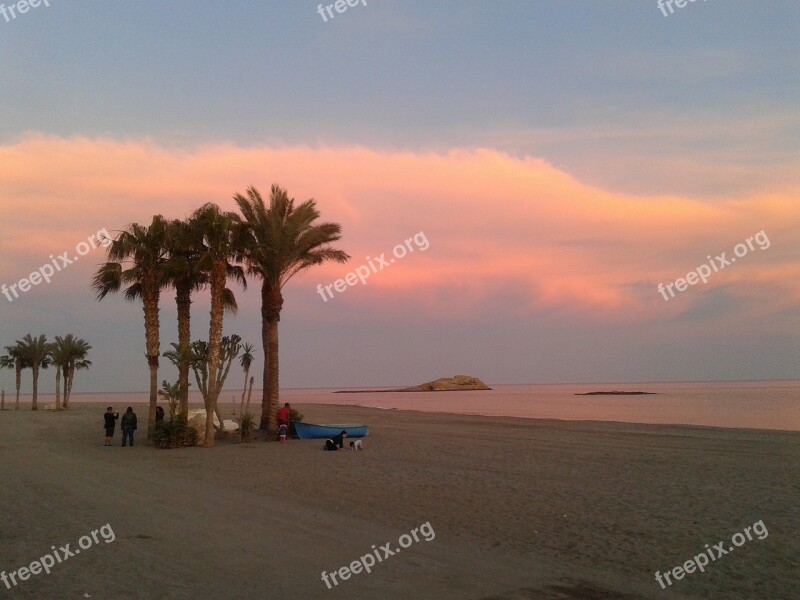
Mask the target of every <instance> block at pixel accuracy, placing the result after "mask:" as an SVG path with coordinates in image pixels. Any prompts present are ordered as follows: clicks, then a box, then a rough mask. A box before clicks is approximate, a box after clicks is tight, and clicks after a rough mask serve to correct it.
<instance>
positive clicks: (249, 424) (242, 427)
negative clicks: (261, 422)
mask: <svg viewBox="0 0 800 600" xmlns="http://www.w3.org/2000/svg"><path fill="white" fill-rule="evenodd" d="M255 425H256V419H255V417H254V416H253V415H252V414H250V413H245V414H243V415H242V418H241V420H240V421H239V435H240V436H241V440H242V442H249V441H250V432H252V431H253V429H255Z"/></svg>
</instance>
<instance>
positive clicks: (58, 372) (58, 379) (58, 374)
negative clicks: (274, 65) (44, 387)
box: [56, 365, 61, 410]
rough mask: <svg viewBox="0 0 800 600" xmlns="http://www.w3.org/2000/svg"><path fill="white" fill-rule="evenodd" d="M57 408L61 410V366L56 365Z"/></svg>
mask: <svg viewBox="0 0 800 600" xmlns="http://www.w3.org/2000/svg"><path fill="white" fill-rule="evenodd" d="M56 410H61V367H60V366H58V365H56Z"/></svg>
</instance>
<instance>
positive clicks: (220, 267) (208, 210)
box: [190, 203, 247, 447]
mask: <svg viewBox="0 0 800 600" xmlns="http://www.w3.org/2000/svg"><path fill="white" fill-rule="evenodd" d="M190 223H191V226H192V227H194V228H196V229H197V231H199V232H200V234H201V235H202V240H203V248H202V251H201V254H200V258H199V260H198V264H199V266H200V268H201V269H203V270H204V271H206V272H207V273H208V283H209V288H210V291H211V320H210V324H209V330H208V380H209V383H210V385H209V389H208V395H207V396H206V397H205V405H206V439H205V446H206V447H212V446H214V412H215V411H216V409H217V401H218V399H219V392H220V391H221V389H222V386H221V385H220V384H217V382H218V381H219V379H218V374H217V371H218V370H219V368H220V364H221V363H220V359H221V355H220V351H221V344H222V325H223V319H224V313H225V304H226V300H225V298H226V290H227V287H226V286H225V283H226V281H227V279H228V278H229V277H231V278H233V279H236V280H238V281H239V282H240V283H241V284H242V287H246V286H247V282H246V280H245V277H244V270H243V269H242V268H241V267H239V266H234V265H232V264H231V261H233V260H236V259H237V258H239V256H240V254H241V251H240V248H241V244H242V230H243V228H242V224H241V218H240V217H239V215H237V214H235V213H232V212H223V211H221V210H220V208H219V206H217V205H216V204H210V203H209V204H205V205H204V206H201V207H200V208H198V209H197V210H196V211H195V212H194V214H193V215H192V217H191V219H190Z"/></svg>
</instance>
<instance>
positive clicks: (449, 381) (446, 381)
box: [334, 375, 492, 394]
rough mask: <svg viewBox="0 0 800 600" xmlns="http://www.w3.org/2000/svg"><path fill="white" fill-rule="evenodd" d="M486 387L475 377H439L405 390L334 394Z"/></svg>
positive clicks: (347, 391) (373, 391) (453, 390)
mask: <svg viewBox="0 0 800 600" xmlns="http://www.w3.org/2000/svg"><path fill="white" fill-rule="evenodd" d="M491 389H492V388H490V387H489V386H488V385H486V384H485V383H483V382H482V381H481V380H480V379H478V378H477V377H470V376H469V375H456V376H455V377H440V378H439V379H436V380H434V381H429V382H427V383H421V384H419V385H414V386H411V387H406V388H397V389H393V390H339V391H336V392H334V394H374V393H378V392H456V391H464V390H491Z"/></svg>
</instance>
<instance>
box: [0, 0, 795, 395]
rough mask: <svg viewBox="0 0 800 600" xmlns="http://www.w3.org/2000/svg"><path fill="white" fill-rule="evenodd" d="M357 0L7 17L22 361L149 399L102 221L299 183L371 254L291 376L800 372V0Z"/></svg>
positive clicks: (2, 247)
mask: <svg viewBox="0 0 800 600" xmlns="http://www.w3.org/2000/svg"><path fill="white" fill-rule="evenodd" d="M353 4H354V6H348V5H347V4H346V3H344V2H343V3H342V4H340V8H341V7H345V10H344V11H343V12H338V11H337V10H336V8H335V5H331V12H326V6H327V5H319V4H318V3H314V2H307V1H305V0H302V1H301V0H296V1H293V2H281V3H278V2H256V1H249V0H243V1H231V2H224V3H223V2H206V1H197V0H193V1H192V2H189V1H184V0H173V1H171V2H169V3H163V2H152V1H149V0H143V1H141V2H136V3H133V2H130V3H121V2H108V3H97V2H86V1H79V0H49V1H48V2H47V3H45V2H44V1H43V0H42V2H40V3H38V6H36V7H28V10H26V11H25V12H19V11H15V12H13V13H9V12H8V6H9V5H8V3H6V12H5V13H1V12H0V53H1V55H2V58H1V59H0V101H1V103H0V106H2V113H3V118H2V119H0V284H2V286H5V287H3V288H0V290H5V291H3V292H2V295H0V346H6V345H9V344H13V343H14V341H15V340H17V339H20V338H21V337H22V336H23V335H25V334H26V333H29V332H30V333H32V334H34V335H37V334H39V333H43V334H45V335H47V336H48V337H49V338H52V337H54V336H55V335H65V334H66V333H73V334H75V335H77V336H79V337H82V338H84V339H85V340H87V341H88V342H89V343H90V344H91V345H92V351H91V353H90V356H89V358H90V359H91V360H92V363H93V365H92V368H91V369H90V370H89V371H88V372H82V373H80V375H79V376H78V377H77V378H76V383H75V386H76V392H82V391H88V392H102V391H139V390H145V389H147V385H148V371H147V364H146V361H145V358H144V350H145V345H144V343H145V339H144V326H143V317H142V310H141V305H138V304H132V303H128V302H126V301H125V300H124V299H123V298H122V297H121V296H118V295H117V296H109V297H107V298H106V299H104V300H103V301H102V302H98V301H97V300H96V298H95V295H94V293H93V292H92V290H91V288H90V280H91V277H92V274H93V273H94V271H95V270H96V269H97V267H98V265H99V264H101V263H102V262H104V260H105V249H104V248H103V246H102V245H99V244H98V243H97V242H96V241H95V238H97V236H98V232H108V233H109V234H110V235H112V236H113V235H116V233H117V232H119V231H120V230H122V229H124V228H125V227H127V226H128V225H129V224H130V223H134V222H138V223H143V224H146V223H148V222H149V221H150V219H151V218H152V216H153V215H154V214H162V215H164V216H165V217H168V218H183V217H186V216H188V215H189V214H190V213H191V212H192V211H193V210H194V209H195V208H197V207H199V206H200V205H202V204H203V203H206V202H215V203H217V204H219V205H220V206H221V207H223V208H225V209H229V210H233V209H234V207H235V204H234V202H233V199H232V197H233V195H234V194H235V193H237V192H239V193H241V192H244V191H245V190H246V189H247V188H248V187H249V186H255V187H256V188H258V189H259V190H261V192H262V193H263V194H265V195H266V194H267V193H268V192H269V189H270V187H271V186H272V185H273V184H278V185H280V186H282V187H284V188H286V189H287V190H288V192H289V194H290V195H291V196H293V197H294V198H295V199H296V200H297V201H298V202H301V201H304V200H307V199H309V198H313V199H315V200H316V202H317V205H318V208H319V210H320V212H321V215H322V217H321V220H322V221H333V222H336V223H339V224H340V225H341V226H342V239H341V240H340V241H339V242H338V243H337V247H338V248H340V249H342V250H344V251H346V252H347V253H348V254H350V255H351V260H350V261H349V262H348V263H347V264H330V265H324V266H321V267H316V268H314V269H311V270H308V271H306V272H304V273H302V274H300V275H298V276H296V277H295V278H294V279H293V280H291V281H290V282H289V284H288V285H287V286H286V287H285V288H284V296H285V299H286V301H285V308H284V310H283V313H282V317H281V323H280V340H281V357H280V359H281V385H282V386H283V387H289V388H304V387H344V386H347V387H354V386H383V385H386V386H394V385H412V384H416V383H420V382H423V381H429V380H431V379H435V378H437V377H443V376H453V375H455V374H469V375H474V376H477V377H480V378H481V379H483V380H485V381H487V382H489V383H494V384H503V383H561V382H563V383H571V382H575V383H579V382H580V383H584V382H629V381H630V382H647V381H717V380H761V379H797V378H798V364H800V350H799V348H800V260H798V252H797V249H798V244H799V243H800V203H798V200H799V199H800V169H798V165H799V164H800V110H798V108H799V106H798V104H799V103H800V100H798V99H799V98H800V78H799V75H800V52H798V49H800V48H799V46H800V43H798V40H800V5H799V4H797V3H796V2H791V1H779V0H774V1H773V0H767V1H763V2H743V1H742V2H721V1H720V0H708V1H702V2H701V1H697V2H689V3H688V4H686V6H683V7H678V6H677V5H675V4H674V3H671V4H670V6H671V9H670V8H669V7H668V6H666V5H665V6H664V10H663V11H662V10H661V9H660V8H659V5H658V2H657V0H652V1H651V0H647V1H644V0H637V1H636V2H633V1H616V0H608V1H604V2H589V1H580V2H578V1H572V0H559V1H558V2H550V1H547V2H546V1H543V0H526V1H507V2H477V1H449V0H444V1H440V2H435V3H433V2H422V1H417V0H396V1H391V0H359V1H358V2H355V0H353ZM12 6H15V7H16V6H17V5H16V4H14V5H12ZM670 10H671V12H670ZM320 11H321V13H322V14H320ZM665 14H666V16H665ZM4 15H5V16H4ZM331 15H332V16H331ZM92 236H95V238H92ZM92 244H93V245H94V246H96V247H95V248H93V247H92ZM65 253H66V254H65ZM723 253H724V254H723ZM62 256H63V258H60V257H62ZM718 257H719V258H718ZM75 258H78V260H74V259H75ZM733 259H736V260H735V261H734V260H733ZM49 265H53V268H52V269H51V268H50V266H49ZM56 266H57V268H56ZM51 270H52V271H54V273H53V274H52V275H50V274H49V272H50V271H51ZM35 272H38V273H39V274H40V275H44V274H45V273H47V274H48V278H49V279H50V281H49V283H48V282H47V281H45V280H42V279H39V278H38V277H34V278H33V279H35V280H38V283H37V284H36V285H34V284H33V282H30V283H29V284H27V285H26V284H25V282H22V280H25V279H28V280H30V279H31V277H30V275H31V273H35ZM351 272H352V273H359V272H360V273H361V274H362V279H363V283H362V281H361V280H359V279H357V275H351V276H350V282H355V284H354V285H349V284H348V282H347V281H345V282H344V283H339V284H338V290H337V287H335V286H336V283H335V282H336V281H337V280H339V279H345V278H346V276H347V274H348V273H351ZM690 273H692V274H691V275H689V274H690ZM21 282H22V283H21ZM692 282H693V283H692ZM12 285H16V286H17V287H16V288H14V289H13V290H12V289H11V286H12ZM325 286H329V287H328V288H327V291H326V287H325ZM659 286H661V287H659ZM670 286H671V287H670ZM23 288H24V291H23ZM258 289H259V285H258V282H256V281H253V280H251V281H250V285H249V288H248V290H241V289H236V294H237V298H238V302H239V306H240V310H239V312H238V314H237V315H236V316H231V317H227V318H226V321H225V332H226V334H231V333H237V334H239V335H240V336H242V338H243V339H244V340H245V341H248V342H251V343H253V344H255V345H256V346H257V352H256V363H255V367H254V368H255V371H256V373H258V372H260V369H261V364H263V363H262V361H263V352H262V351H261V348H260V313H259V302H260V299H259V294H258ZM208 308H209V304H208V298H207V295H205V294H203V293H201V294H199V295H198V296H197V297H196V298H195V301H194V304H193V319H192V327H193V337H194V338H195V339H198V338H204V337H207V335H208ZM160 316H161V346H162V350H164V349H167V348H168V347H169V343H170V342H172V341H175V340H176V338H177V327H176V311H175V307H174V292H172V291H170V290H167V291H165V292H164V293H163V294H162V301H161V313H160ZM165 363H166V361H163V362H162V365H163V368H162V369H161V372H160V376H159V379H170V380H174V379H175V377H176V374H175V370H174V369H173V368H172V367H171V366H170V365H167V364H165ZM53 378H54V377H53V373H51V372H43V375H42V381H43V383H41V384H40V390H42V391H44V392H50V391H52V389H51V388H52V387H53V381H52V380H53ZM241 379H242V377H241V373H239V372H238V370H237V371H235V372H234V373H233V374H232V375H231V379H230V381H229V384H228V387H230V388H235V387H241V381H240V380H241ZM257 386H258V384H257ZM0 387H2V388H4V389H6V391H7V392H8V391H10V390H13V388H14V381H13V372H11V371H3V372H0ZM22 389H23V392H26V391H29V390H30V374H29V373H27V374H26V377H25V378H24V383H23V388H22Z"/></svg>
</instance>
